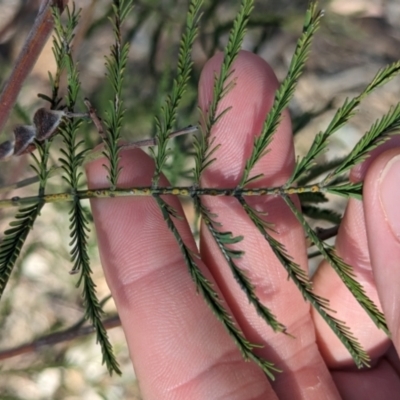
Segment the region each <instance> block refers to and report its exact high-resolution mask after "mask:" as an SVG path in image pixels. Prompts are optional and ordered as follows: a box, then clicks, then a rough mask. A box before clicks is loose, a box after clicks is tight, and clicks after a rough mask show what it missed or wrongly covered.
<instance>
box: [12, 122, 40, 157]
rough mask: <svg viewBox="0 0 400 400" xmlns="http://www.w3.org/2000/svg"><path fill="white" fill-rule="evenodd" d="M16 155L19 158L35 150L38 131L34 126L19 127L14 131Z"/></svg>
mask: <svg viewBox="0 0 400 400" xmlns="http://www.w3.org/2000/svg"><path fill="white" fill-rule="evenodd" d="M14 136H15V143H14V154H15V155H16V156H19V155H21V154H24V153H29V152H30V151H32V150H33V149H34V148H35V144H34V141H35V137H36V129H35V127H34V126H32V125H19V126H17V127H16V128H15V129H14Z"/></svg>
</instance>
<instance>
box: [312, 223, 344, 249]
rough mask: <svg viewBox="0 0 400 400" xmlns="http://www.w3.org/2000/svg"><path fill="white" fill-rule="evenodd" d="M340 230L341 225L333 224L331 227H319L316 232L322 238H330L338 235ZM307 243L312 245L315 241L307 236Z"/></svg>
mask: <svg viewBox="0 0 400 400" xmlns="http://www.w3.org/2000/svg"><path fill="white" fill-rule="evenodd" d="M338 231H339V225H335V226H332V227H331V228H319V227H317V228H316V229H315V233H316V234H317V236H318V238H319V239H320V240H328V239H330V238H332V237H334V236H336V235H337V234H338ZM306 245H307V247H312V246H314V243H313V242H312V241H311V240H310V239H309V238H307V240H306Z"/></svg>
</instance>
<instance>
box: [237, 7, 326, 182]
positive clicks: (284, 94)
mask: <svg viewBox="0 0 400 400" xmlns="http://www.w3.org/2000/svg"><path fill="white" fill-rule="evenodd" d="M320 19H321V12H319V11H318V9H317V4H316V3H311V4H310V6H309V8H308V10H307V12H306V18H305V22H304V27H303V34H302V35H301V36H300V38H299V40H298V41H297V46H296V50H295V52H294V54H293V57H292V61H291V63H290V66H289V71H288V74H287V76H286V78H285V80H284V81H283V82H282V84H281V86H280V87H279V89H278V91H277V92H276V94H275V100H274V103H273V105H272V108H271V110H270V112H269V113H268V116H267V118H266V120H265V122H264V126H263V129H262V131H261V134H260V136H258V137H257V138H256V139H255V140H254V146H253V151H252V153H251V156H250V157H249V159H248V160H247V161H246V166H245V169H244V172H243V176H242V178H241V181H240V183H239V187H244V186H247V185H248V184H249V183H250V182H252V181H255V180H257V179H259V178H260V177H261V176H260V175H257V176H252V177H250V173H251V170H252V169H253V167H254V165H255V164H256V163H257V161H259V160H260V159H261V158H262V157H263V156H264V155H265V154H266V153H267V152H268V145H269V144H270V143H271V141H272V139H273V135H274V134H275V132H276V129H277V128H278V125H279V122H280V120H281V117H282V112H283V110H284V109H285V108H286V107H287V106H288V104H289V101H290V100H291V98H292V97H293V94H294V91H295V89H296V84H297V81H298V79H299V78H300V76H301V74H302V71H303V69H304V65H305V62H306V60H307V56H308V53H309V50H310V45H311V40H312V37H313V36H314V33H315V31H316V30H317V29H318V26H319V22H320Z"/></svg>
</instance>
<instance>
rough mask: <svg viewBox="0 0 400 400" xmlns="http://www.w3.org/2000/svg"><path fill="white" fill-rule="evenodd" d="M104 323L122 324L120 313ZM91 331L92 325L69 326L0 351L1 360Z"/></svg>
mask: <svg viewBox="0 0 400 400" xmlns="http://www.w3.org/2000/svg"><path fill="white" fill-rule="evenodd" d="M102 324H103V326H104V327H105V329H112V328H115V327H117V326H120V325H121V321H120V319H119V316H118V315H114V316H112V317H109V318H107V319H105V320H104V321H103V322H102ZM91 333H94V328H93V327H92V326H81V325H77V326H73V327H72V328H68V329H66V330H65V331H61V332H56V333H51V334H50V335H46V336H42V337H41V338H39V339H37V340H34V341H33V342H30V343H25V344H22V345H21V346H18V347H13V348H11V349H6V350H3V351H0V360H5V359H7V358H11V357H15V356H19V355H21V354H25V353H32V352H34V351H38V350H39V349H40V348H42V347H44V346H51V345H54V344H57V343H61V342H66V341H68V340H73V339H76V338H78V337H82V336H86V335H90V334H91Z"/></svg>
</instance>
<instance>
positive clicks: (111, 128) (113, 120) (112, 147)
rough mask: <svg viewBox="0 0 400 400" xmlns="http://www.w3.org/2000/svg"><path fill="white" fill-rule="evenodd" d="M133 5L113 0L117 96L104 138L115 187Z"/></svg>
mask: <svg viewBox="0 0 400 400" xmlns="http://www.w3.org/2000/svg"><path fill="white" fill-rule="evenodd" d="M131 9H132V0H114V1H113V4H112V10H113V18H110V21H111V25H112V27H113V32H114V39H115V42H114V44H113V45H112V46H111V53H110V55H109V56H107V57H106V68H107V77H108V80H109V82H110V84H111V87H112V90H113V93H114V99H113V101H112V102H111V105H110V107H109V109H108V110H107V112H106V114H105V118H104V125H105V128H106V136H105V140H104V141H103V142H104V156H105V157H106V159H107V160H108V165H105V168H106V170H107V173H108V180H109V182H110V185H111V188H113V189H115V188H116V187H117V183H118V176H119V174H120V172H121V168H120V166H119V159H120V157H119V152H120V147H119V145H118V142H119V140H120V137H121V129H122V124H123V118H124V113H125V109H124V105H123V100H122V89H123V83H124V75H125V69H126V64H127V62H128V54H129V43H123V40H122V24H123V22H124V19H125V18H126V16H127V15H128V13H129V11H130V10H131Z"/></svg>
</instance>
